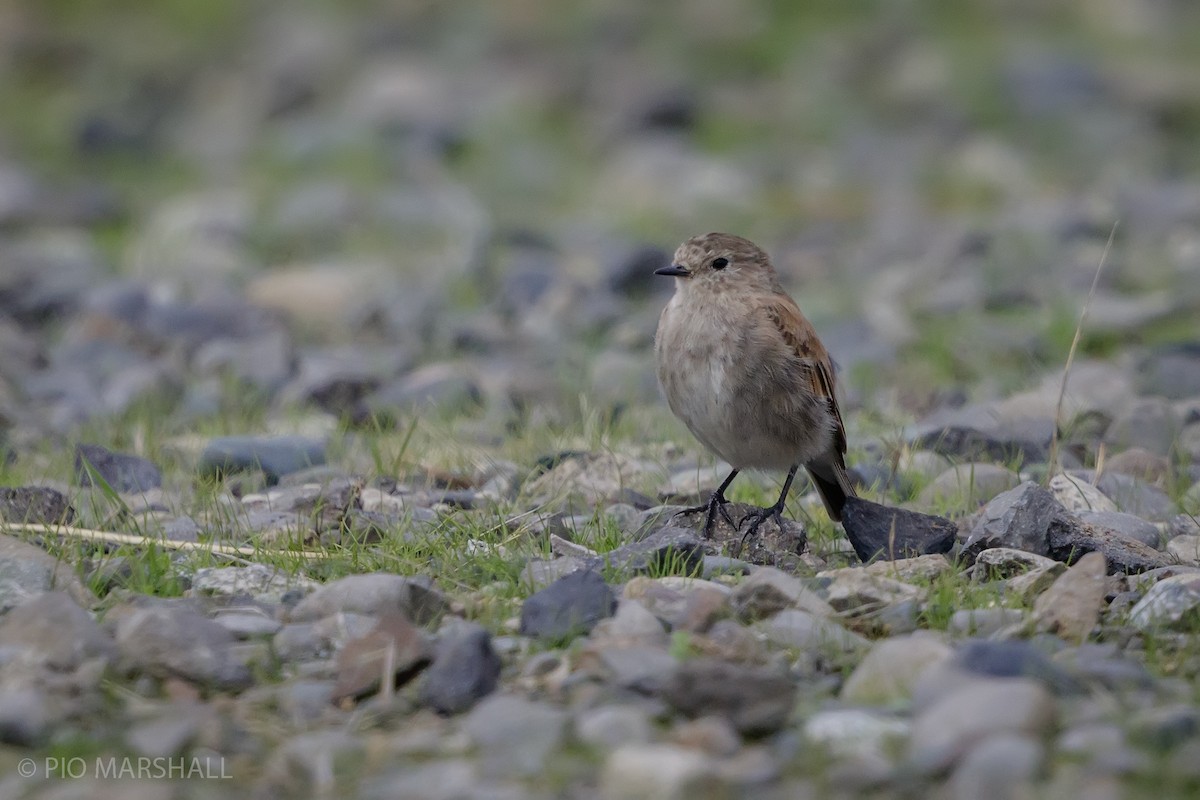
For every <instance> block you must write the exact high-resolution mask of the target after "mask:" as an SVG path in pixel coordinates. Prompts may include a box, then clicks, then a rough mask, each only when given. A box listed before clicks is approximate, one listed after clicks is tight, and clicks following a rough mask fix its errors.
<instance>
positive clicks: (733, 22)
mask: <svg viewBox="0 0 1200 800" xmlns="http://www.w3.org/2000/svg"><path fill="white" fill-rule="evenodd" d="M1197 31H1200V5H1198V4H1196V3H1194V2H1190V1H1189V0H1036V1H1035V0H1028V1H1025V0H1016V1H1015V2H1013V1H1009V0H1004V1H1002V0H974V1H973V2H934V1H931V2H917V1H916V0H909V1H908V2H886V3H883V2H880V3H870V2H811V3H793V2H783V1H782V0H778V1H776V2H771V1H769V0H702V1H701V2H687V3H684V2H658V3H645V2H641V0H612V1H610V2H550V0H508V1H506V2H486V3H484V2H480V3H467V2H404V1H403V0H398V1H395V2H372V1H371V0H355V1H353V2H321V1H319V0H315V1H314V2H306V3H295V2H282V1H281V0H251V1H247V0H208V1H207V2H193V1H192V0H157V1H156V2H140V1H139V0H111V1H110V2H105V3H94V2H86V1H85V0H5V2H4V3H3V4H2V5H0V417H3V418H4V419H6V420H7V423H8V425H10V426H12V427H13V429H14V432H15V431H21V430H24V431H30V432H38V433H37V435H41V432H44V431H46V430H51V431H58V432H64V431H70V430H72V429H74V428H75V427H77V426H79V425H81V424H85V423H87V422H89V421H94V420H95V419H97V418H98V417H105V416H113V415H118V416H119V415H121V414H124V413H127V412H128V410H129V409H130V408H132V407H135V406H136V405H137V404H145V403H147V402H151V403H154V404H156V406H155V407H157V408H161V409H162V410H163V411H164V412H166V413H169V414H174V415H178V417H177V418H178V419H180V420H189V419H196V418H202V417H205V416H206V415H210V416H211V415H220V414H221V413H223V411H224V410H225V409H227V408H228V407H229V405H230V404H238V403H241V404H244V405H247V404H252V403H255V404H261V405H264V406H266V407H269V408H282V407H291V406H295V405H297V404H298V405H301V406H306V405H315V406H317V407H320V408H324V409H327V410H330V411H333V412H335V413H337V414H339V415H342V416H345V417H349V418H351V419H362V418H364V417H366V416H369V415H371V414H374V413H385V412H388V411H389V410H393V409H398V408H403V407H406V406H408V405H411V404H412V403H426V402H428V403H433V404H434V405H437V406H439V407H445V408H462V407H470V408H472V409H475V410H477V411H480V413H481V416H482V418H483V419H485V420H490V421H493V422H496V423H504V424H506V425H512V424H519V423H520V422H522V421H523V422H526V423H538V424H542V423H549V422H554V421H564V420H565V421H568V422H569V421H570V420H571V419H572V418H573V417H574V416H576V415H578V413H579V408H580V396H581V395H583V396H584V397H585V398H586V402H587V404H590V406H592V407H603V408H606V407H612V408H617V409H619V408H623V407H626V406H628V405H630V404H636V403H639V402H644V403H646V404H653V403H657V402H658V400H657V389H656V386H655V382H654V376H653V368H652V360H651V357H650V347H651V341H652V336H653V332H654V327H655V324H656V321H657V314H658V311H659V309H660V308H661V306H662V303H663V302H664V301H665V298H666V296H667V295H668V294H669V292H670V291H671V286H670V285H669V283H670V282H669V281H664V280H662V279H655V278H654V277H653V276H652V274H651V273H652V271H653V269H654V268H655V267H657V266H659V265H661V264H663V263H666V260H667V259H668V258H669V254H670V252H671V251H672V250H673V249H674V247H675V246H676V245H677V244H678V242H679V241H681V240H682V239H684V238H686V237H688V236H691V235H694V234H697V233H702V232H706V231H709V230H726V231H730V232H734V233H738V234H742V235H745V236H748V237H750V238H752V239H754V240H756V241H758V242H759V243H760V244H762V245H763V246H764V247H766V248H767V249H768V250H769V251H770V252H771V253H772V254H773V256H774V257H775V260H776V262H777V265H778V267H779V268H780V270H781V272H783V273H784V276H785V284H786V285H787V287H788V288H789V289H790V290H791V292H792V294H793V295H794V296H795V297H796V298H797V300H798V301H799V303H800V305H801V307H802V308H803V309H804V310H805V312H806V313H807V314H808V315H809V316H810V317H811V318H812V319H813V320H814V322H815V324H816V325H817V327H818V329H819V330H820V331H821V333H822V336H823V338H824V339H825V340H826V342H827V344H828V345H829V347H830V350H831V351H833V353H834V356H835V358H836V359H837V360H838V361H839V363H840V365H841V368H842V371H843V377H844V385H845V386H846V389H847V392H848V395H849V400H848V404H849V406H850V408H851V409H858V410H860V411H861V410H863V409H871V410H878V411H880V412H881V413H887V414H891V413H896V414H899V415H901V416H905V415H907V416H908V417H911V418H920V417H921V416H923V415H925V414H927V413H929V412H931V411H933V410H935V409H938V408H942V407H947V406H955V405H961V404H963V403H966V402H971V401H985V400H989V399H994V398H998V397H1002V396H1005V395H1008V394H1011V393H1012V392H1014V391H1017V390H1019V389H1022V388H1026V387H1028V386H1029V385H1030V384H1031V383H1033V382H1035V381H1036V379H1037V378H1038V377H1039V376H1040V375H1041V374H1042V373H1043V372H1052V371H1055V370H1058V371H1061V368H1062V364H1063V362H1064V360H1065V358H1066V353H1067V350H1068V346H1069V344H1070V340H1071V336H1072V334H1073V332H1074V329H1075V325H1076V322H1077V318H1078V314H1079V309H1080V308H1081V306H1082V304H1083V302H1084V299H1085V298H1086V296H1087V293H1088V288H1089V286H1090V284H1091V282H1092V279H1093V276H1094V274H1095V271H1096V267H1097V264H1098V262H1099V260H1100V256H1101V252H1102V251H1103V249H1104V246H1105V242H1106V241H1107V240H1108V238H1109V235H1110V233H1111V232H1112V230H1113V226H1114V224H1117V223H1118V221H1119V225H1118V227H1117V228H1116V234H1115V243H1114V246H1113V249H1112V252H1111V253H1110V255H1109V257H1108V262H1107V265H1106V267H1105V272H1104V273H1103V275H1102V276H1101V280H1100V287H1099V291H1098V293H1097V296H1096V299H1095V302H1094V305H1093V307H1092V312H1091V317H1090V318H1089V322H1088V326H1087V329H1086V331H1085V336H1084V341H1083V352H1082V357H1093V358H1097V357H1098V358H1101V359H1105V360H1111V361H1113V362H1114V363H1128V364H1129V366H1128V369H1129V370H1131V371H1132V373H1133V374H1134V376H1135V378H1136V379H1137V380H1138V381H1140V382H1142V385H1140V386H1139V387H1138V388H1139V391H1140V392H1141V393H1146V394H1165V395H1167V396H1169V397H1170V396H1174V397H1191V396H1194V395H1195V394H1200V347H1197V344H1196V342H1197V339H1198V334H1200V330H1198V329H1200V322H1198V320H1200V315H1198V313H1197V312H1198V311H1200V172H1198V170H1200V147H1197V142H1198V141H1200V36H1197V35H1196V32H1197ZM1189 343H1190V344H1189ZM1130 353H1133V354H1134V355H1129V354H1130ZM1122 358H1124V359H1126V361H1121V359H1122ZM1130 359H1132V360H1130ZM1171 359H1174V360H1171ZM1172 365H1174V366H1172ZM1180 365H1182V366H1180ZM1193 368H1194V369H1193ZM1189 370H1193V371H1191V372H1189ZM1189 381H1190V383H1189ZM1155 382H1157V383H1155ZM1172 382H1174V383H1172ZM148 398H149V399H148ZM514 421H516V422H514ZM14 435H16V434H15V433H14Z"/></svg>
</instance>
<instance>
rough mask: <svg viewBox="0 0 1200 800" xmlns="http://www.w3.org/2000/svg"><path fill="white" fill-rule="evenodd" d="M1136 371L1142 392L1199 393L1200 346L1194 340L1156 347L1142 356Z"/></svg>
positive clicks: (1167, 394)
mask: <svg viewBox="0 0 1200 800" xmlns="http://www.w3.org/2000/svg"><path fill="white" fill-rule="evenodd" d="M1137 375H1138V378H1139V383H1140V388H1141V390H1142V392H1141V393H1142V394H1146V395H1161V396H1163V397H1168V398H1171V399H1173V400H1186V399H1188V398H1191V397H1200V348H1197V347H1196V344H1195V342H1185V343H1182V344H1170V345H1166V346H1162V347H1159V348H1156V349H1155V350H1153V351H1151V352H1150V353H1148V354H1147V355H1146V357H1145V358H1144V359H1143V360H1142V363H1141V364H1140V365H1139V367H1138V369H1137Z"/></svg>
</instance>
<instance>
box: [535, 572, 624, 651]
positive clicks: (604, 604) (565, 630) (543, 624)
mask: <svg viewBox="0 0 1200 800" xmlns="http://www.w3.org/2000/svg"><path fill="white" fill-rule="evenodd" d="M616 605H617V599H616V597H615V596H614V595H613V592H612V589H610V588H609V586H608V584H607V583H605V582H604V579H603V578H601V577H600V575H598V574H597V573H595V572H592V571H590V570H588V571H586V572H575V573H572V574H570V575H567V576H565V577H563V578H559V579H558V580H557V581H555V582H554V583H552V584H550V585H549V586H547V587H546V588H545V589H542V590H541V591H538V592H535V593H534V594H532V595H530V596H529V597H528V598H527V599H526V600H525V602H524V603H523V604H522V606H521V633H522V634H524V635H526V636H534V637H537V638H539V639H552V640H562V639H567V638H570V637H573V636H577V635H580V634H585V633H587V632H588V631H590V630H591V629H592V628H593V627H594V626H595V625H596V623H597V622H599V621H600V620H602V619H604V618H605V617H609V616H612V613H613V611H614V610H615V609H616Z"/></svg>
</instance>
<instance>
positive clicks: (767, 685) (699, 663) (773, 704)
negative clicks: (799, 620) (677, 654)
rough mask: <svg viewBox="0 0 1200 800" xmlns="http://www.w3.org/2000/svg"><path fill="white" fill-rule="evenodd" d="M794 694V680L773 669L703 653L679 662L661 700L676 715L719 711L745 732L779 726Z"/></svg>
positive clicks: (763, 731) (770, 730)
mask: <svg viewBox="0 0 1200 800" xmlns="http://www.w3.org/2000/svg"><path fill="white" fill-rule="evenodd" d="M795 613H802V612H795ZM795 696H796V686H795V684H793V683H792V681H791V679H790V678H788V677H787V676H786V675H782V674H780V673H779V672H778V671H776V670H774V669H771V668H768V667H753V666H748V665H746V664H733V663H730V662H727V661H718V660H716V659H711V658H703V657H701V658H694V659H689V660H687V661H685V662H683V663H682V664H680V665H679V667H678V668H677V669H676V670H675V671H674V674H673V675H672V677H671V680H670V682H669V683H668V684H667V686H666V688H665V690H664V691H663V699H665V700H666V701H667V702H668V703H670V704H671V706H672V707H673V708H675V709H676V710H677V711H679V712H680V713H682V714H684V715H686V716H689V717H699V716H703V715H706V714H717V715H719V716H722V717H724V718H726V719H728V720H729V721H730V722H731V723H732V724H733V726H734V727H735V728H737V730H738V731H739V732H741V733H742V734H744V735H762V734H767V733H773V732H774V731H777V730H779V729H780V728H782V727H783V726H784V725H785V724H786V723H787V721H788V719H789V717H790V716H791V713H792V706H793V703H794V701H795Z"/></svg>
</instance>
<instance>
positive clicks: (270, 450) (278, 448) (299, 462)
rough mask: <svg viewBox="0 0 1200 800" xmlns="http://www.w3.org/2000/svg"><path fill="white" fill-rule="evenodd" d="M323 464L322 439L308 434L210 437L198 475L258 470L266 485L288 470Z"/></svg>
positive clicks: (201, 457)
mask: <svg viewBox="0 0 1200 800" xmlns="http://www.w3.org/2000/svg"><path fill="white" fill-rule="evenodd" d="M324 463H325V442H323V441H321V440H320V439H311V438H309V437H307V436H271V437H266V436H224V437H220V438H217V439H213V440H212V441H210V442H209V443H208V446H207V447H205V448H204V452H203V453H202V454H201V455H200V463H199V465H198V467H197V469H198V470H199V472H200V474H201V475H204V476H212V477H221V476H224V475H226V474H228V473H230V472H246V471H254V470H261V471H262V472H263V474H264V475H265V476H266V478H267V482H268V483H269V484H274V483H277V482H278V481H279V478H280V476H283V475H287V474H288V473H289V472H296V471H298V470H302V469H306V468H308V467H313V466H317V465H320V464H324Z"/></svg>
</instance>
